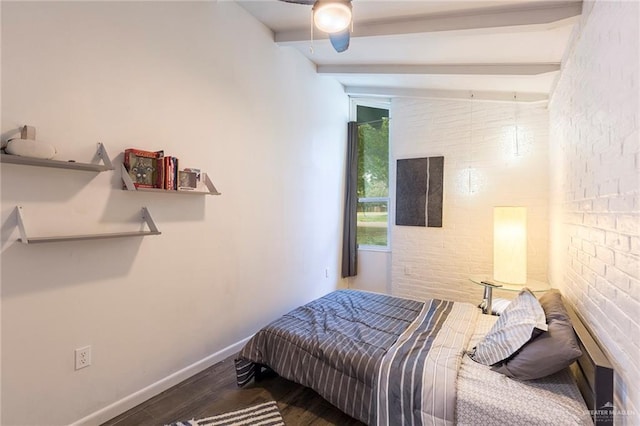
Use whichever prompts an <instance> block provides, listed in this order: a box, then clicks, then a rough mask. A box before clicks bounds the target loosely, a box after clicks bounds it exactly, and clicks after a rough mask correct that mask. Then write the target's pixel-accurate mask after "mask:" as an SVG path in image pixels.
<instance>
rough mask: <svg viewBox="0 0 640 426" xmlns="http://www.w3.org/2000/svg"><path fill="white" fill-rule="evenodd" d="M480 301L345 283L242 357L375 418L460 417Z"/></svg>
mask: <svg viewBox="0 0 640 426" xmlns="http://www.w3.org/2000/svg"><path fill="white" fill-rule="evenodd" d="M477 312H478V311H477V309H476V308H475V307H473V306H472V305H470V304H461V303H454V302H448V301H442V300H436V299H432V300H427V301H426V302H419V301H414V300H409V299H401V298H396V297H391V296H386V295H381V294H375V293H368V292H361V291H355V290H339V291H335V292H333V293H330V294H328V295H327V296H325V297H322V298H320V299H317V300H315V301H313V302H310V303H308V304H306V305H304V306H301V307H299V308H297V309H295V310H293V311H291V312H289V313H288V314H286V315H284V316H283V317H281V318H280V319H278V320H276V321H274V322H273V323H271V324H269V325H268V326H267V327H265V328H263V329H262V330H260V331H259V332H258V333H257V334H256V335H255V336H254V337H252V338H251V339H250V340H249V342H248V343H247V344H246V345H245V347H244V348H243V349H242V351H241V352H240V353H239V354H238V357H237V359H236V372H237V376H238V385H240V386H242V385H244V384H246V383H248V382H249V381H250V380H251V378H252V377H253V371H254V370H253V365H254V363H258V364H262V365H265V366H268V367H270V368H271V369H273V370H274V371H275V372H276V373H278V374H279V375H280V376H282V377H284V378H286V379H289V380H292V381H294V382H297V383H300V384H301V385H303V386H307V387H310V388H311V389H313V390H315V391H316V392H318V393H319V394H320V395H321V396H322V397H323V398H325V399H326V400H327V401H329V402H330V403H332V404H333V405H335V406H336V407H338V408H339V409H341V410H342V411H344V412H345V413H347V414H349V415H350V416H352V417H354V418H356V419H358V420H361V421H362V422H364V423H367V424H369V425H389V424H393V425H403V424H407V425H416V426H420V425H432V424H443V425H446V424H453V423H454V416H455V384H456V376H457V369H458V367H459V365H460V360H461V356H462V353H463V350H464V348H465V347H466V344H467V342H468V340H469V338H470V336H471V333H472V331H473V325H474V323H475V320H476V316H477Z"/></svg>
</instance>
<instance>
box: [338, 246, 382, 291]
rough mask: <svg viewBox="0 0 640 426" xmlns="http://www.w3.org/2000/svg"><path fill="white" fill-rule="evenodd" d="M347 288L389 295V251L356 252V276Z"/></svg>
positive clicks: (350, 279) (350, 280) (351, 279)
mask: <svg viewBox="0 0 640 426" xmlns="http://www.w3.org/2000/svg"><path fill="white" fill-rule="evenodd" d="M348 282H349V288H353V289H356V290H365V291H373V292H375V293H384V294H391V251H382V250H380V251H378V250H358V275H356V276H355V277H350V278H348Z"/></svg>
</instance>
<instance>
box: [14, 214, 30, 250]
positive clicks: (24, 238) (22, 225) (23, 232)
mask: <svg viewBox="0 0 640 426" xmlns="http://www.w3.org/2000/svg"><path fill="white" fill-rule="evenodd" d="M23 214H24V213H23V209H22V206H16V216H17V217H18V231H20V240H21V241H22V242H23V243H25V244H29V237H27V227H26V225H25V220H24V216H23Z"/></svg>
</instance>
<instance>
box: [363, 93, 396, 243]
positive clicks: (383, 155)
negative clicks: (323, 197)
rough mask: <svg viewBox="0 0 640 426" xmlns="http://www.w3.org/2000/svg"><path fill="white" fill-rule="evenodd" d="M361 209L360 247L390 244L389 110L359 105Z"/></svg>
mask: <svg viewBox="0 0 640 426" xmlns="http://www.w3.org/2000/svg"><path fill="white" fill-rule="evenodd" d="M357 122H358V209H357V219H358V223H357V241H358V245H359V246H360V247H363V246H364V247H366V246H370V247H378V248H383V247H384V248H386V247H388V245H389V244H388V240H389V232H388V230H389V110H388V109H383V108H374V107H370V106H364V105H358V106H357Z"/></svg>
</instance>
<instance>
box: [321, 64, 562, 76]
mask: <svg viewBox="0 0 640 426" xmlns="http://www.w3.org/2000/svg"><path fill="white" fill-rule="evenodd" d="M317 71H318V74H325V75H331V74H403V75H407V74H421V75H540V74H545V73H548V72H554V71H560V64H559V63H530V64H436V65H415V64H369V65H318V66H317Z"/></svg>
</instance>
